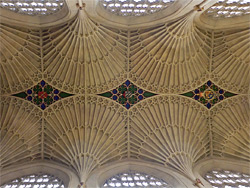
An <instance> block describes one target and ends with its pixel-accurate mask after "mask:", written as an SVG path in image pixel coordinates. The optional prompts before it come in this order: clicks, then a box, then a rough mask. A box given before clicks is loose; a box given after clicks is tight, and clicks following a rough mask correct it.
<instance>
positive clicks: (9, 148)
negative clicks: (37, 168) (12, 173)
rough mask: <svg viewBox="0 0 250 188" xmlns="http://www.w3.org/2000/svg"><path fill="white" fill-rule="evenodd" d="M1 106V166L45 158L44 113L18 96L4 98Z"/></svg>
mask: <svg viewBox="0 0 250 188" xmlns="http://www.w3.org/2000/svg"><path fill="white" fill-rule="evenodd" d="M0 109H1V122H0V125H1V129H0V130H1V134H0V137H1V143H0V148H1V152H0V164H1V166H0V167H1V168H3V167H7V166H10V165H14V164H20V163H21V162H26V161H33V160H35V159H39V158H40V159H41V156H42V154H41V149H42V140H41V137H42V120H41V117H42V112H41V111H40V110H39V109H38V108H37V107H35V105H33V104H30V103H29V102H27V101H24V100H22V99H18V98H14V97H1V106H0Z"/></svg>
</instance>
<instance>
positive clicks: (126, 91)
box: [99, 80, 156, 109]
mask: <svg viewBox="0 0 250 188" xmlns="http://www.w3.org/2000/svg"><path fill="white" fill-rule="evenodd" d="M99 95H100V96H103V97H107V98H110V99H112V100H114V101H116V102H118V103H120V104H121V105H123V106H124V107H125V108H127V109H129V108H130V107H132V106H133V105H134V104H136V103H138V102H140V101H141V100H143V99H145V98H148V97H151V96H154V95H156V94H154V93H150V92H148V91H144V90H143V89H141V88H139V87H137V86H136V85H134V84H133V83H131V82H130V81H129V80H127V81H126V82H124V83H123V84H122V85H120V86H119V87H117V88H115V89H113V90H111V91H108V92H106V93H102V94H99Z"/></svg>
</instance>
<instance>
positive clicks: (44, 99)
mask: <svg viewBox="0 0 250 188" xmlns="http://www.w3.org/2000/svg"><path fill="white" fill-rule="evenodd" d="M71 95H73V94H68V93H65V92H61V91H59V90H58V89H55V88H54V87H52V86H50V85H49V84H47V83H46V82H45V81H43V80H42V81H41V82H40V83H38V84H37V85H35V86H34V87H32V88H30V89H28V90H26V91H24V92H21V93H18V94H14V95H13V96H16V97H20V98H23V99H26V100H28V101H30V102H32V103H33V104H36V105H37V106H39V107H40V108H41V109H42V110H44V109H45V108H46V107H48V106H49V105H50V104H52V103H54V102H56V101H58V100H60V99H61V98H65V97H69V96H71Z"/></svg>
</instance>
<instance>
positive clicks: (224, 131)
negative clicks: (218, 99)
mask: <svg viewBox="0 0 250 188" xmlns="http://www.w3.org/2000/svg"><path fill="white" fill-rule="evenodd" d="M249 111H250V108H249V101H248V99H247V97H246V96H245V97H244V96H239V97H234V98H231V99H227V100H225V101H224V102H222V103H221V104H219V105H217V106H215V107H214V108H213V109H212V113H213V114H212V136H213V142H212V145H213V153H214V155H216V156H221V157H233V158H238V159H241V160H247V161H249V156H250V151H249V146H250V134H249V133H250V118H249Z"/></svg>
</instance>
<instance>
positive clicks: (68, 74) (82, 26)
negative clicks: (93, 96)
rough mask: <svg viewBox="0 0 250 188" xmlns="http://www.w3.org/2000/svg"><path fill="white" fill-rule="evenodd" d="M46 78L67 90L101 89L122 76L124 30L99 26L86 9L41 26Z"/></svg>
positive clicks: (125, 68) (124, 62)
mask: <svg viewBox="0 0 250 188" xmlns="http://www.w3.org/2000/svg"><path fill="white" fill-rule="evenodd" d="M42 35H43V56H44V68H45V73H46V74H47V75H48V81H49V82H52V83H53V85H55V86H57V87H60V88H63V89H64V90H66V91H68V92H75V93H84V92H85V91H84V90H85V87H86V88H87V89H88V93H94V92H97V91H98V92H101V91H104V90H107V89H108V88H110V87H114V86H115V85H117V84H119V82H120V81H123V80H124V79H125V77H124V73H125V71H126V70H127V67H126V63H127V61H126V56H127V32H126V31H122V30H118V29H111V28H107V27H104V26H102V25H101V24H98V23H96V22H93V21H92V20H91V19H89V18H88V17H87V16H86V14H85V12H83V11H80V12H79V15H78V16H77V17H76V18H75V19H74V20H72V21H71V22H69V23H68V24H65V25H62V26H60V27H55V28H50V29H46V30H42Z"/></svg>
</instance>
